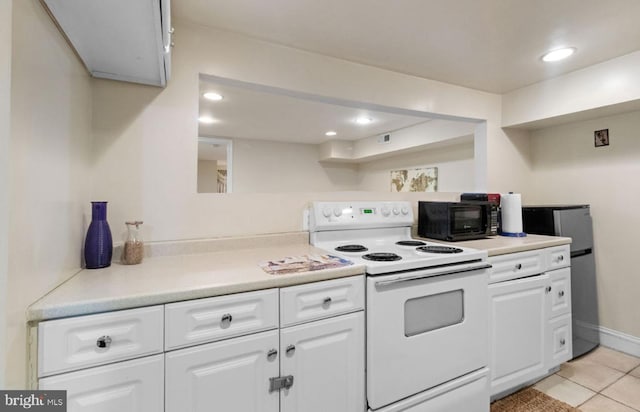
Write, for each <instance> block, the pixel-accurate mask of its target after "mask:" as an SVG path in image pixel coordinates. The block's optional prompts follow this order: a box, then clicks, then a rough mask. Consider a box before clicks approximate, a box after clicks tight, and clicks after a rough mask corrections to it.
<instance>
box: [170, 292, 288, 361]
mask: <svg viewBox="0 0 640 412" xmlns="http://www.w3.org/2000/svg"><path fill="white" fill-rule="evenodd" d="M165 316H166V323H165V326H166V327H165V345H166V349H167V350H170V349H176V348H180V347H184V346H190V345H195V344H198V343H204V342H213V341H217V340H221V339H227V338H230V337H233V336H240V335H246V334H248V333H253V332H259V331H263V330H268V329H276V328H277V327H278V290H277V289H268V290H260V291H257V292H247V293H238V294H235V295H225V296H217V297H214V298H207V299H198V300H191V301H187V302H179V303H172V304H169V305H166V308H165Z"/></svg>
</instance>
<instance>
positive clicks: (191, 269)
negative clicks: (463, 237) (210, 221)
mask: <svg viewBox="0 0 640 412" xmlns="http://www.w3.org/2000/svg"><path fill="white" fill-rule="evenodd" d="M246 239H251V238H242V239H240V238H230V239H224V240H220V241H218V240H216V241H213V242H209V244H207V243H190V242H186V243H182V244H181V245H179V246H178V249H179V248H182V249H180V250H182V251H184V250H192V251H193V250H197V248H198V247H209V248H211V249H210V250H214V251H213V252H210V253H201V254H186V255H179V256H157V257H147V258H145V260H144V261H143V262H142V264H140V265H133V266H126V265H121V264H119V263H115V262H114V263H113V264H112V265H111V266H110V267H108V268H105V269H93V270H89V269H85V270H82V271H80V272H78V273H77V274H76V275H75V276H73V277H72V278H71V279H69V280H67V281H66V282H65V283H63V284H62V285H60V286H58V287H57V288H56V289H54V290H53V291H51V292H50V293H48V294H47V295H46V296H44V297H43V298H41V299H40V300H38V301H37V302H35V303H34V304H33V305H31V307H29V310H28V312H27V320H28V321H41V320H46V319H54V318H62V317H68V316H77V315H86V314H90V313H98V312H106V311H113V310H119V309H129V308H135V307H141V306H149V305H157V304H164V303H170V302H177V301H181V300H189V299H199V298H205V297H211V296H218V295H226V294H230V293H239V292H248V291H252V290H259V289H268V288H278V287H285V286H292V285H298V284H303V283H310V282H317V281H321V280H327V279H335V278H341V277H346V276H354V275H360V274H363V273H364V265H352V266H345V267H342V268H336V269H325V270H319V271H313V272H304V273H296V274H286V275H270V274H268V273H266V272H264V271H263V270H262V268H260V266H259V264H260V263H261V262H264V261H267V260H278V259H282V258H284V257H287V256H300V255H310V254H311V255H318V254H320V255H321V254H325V253H326V252H325V251H323V250H322V249H318V248H315V247H313V246H310V245H308V244H306V243H303V242H302V241H306V239H307V237H306V235H304V234H302V233H299V234H294V235H286V236H267V237H257V238H255V239H253V240H252V241H250V242H249V243H250V244H249V245H248V246H246V247H245V248H240V247H239V246H238V244H241V243H242V244H244V243H245V242H246ZM261 239H263V240H264V239H268V244H270V245H272V246H271V247H264V246H256V245H259V244H263V243H264V242H263V241H262V242H261V241H260V240H261ZM240 240H242V242H240ZM438 242H440V243H447V242H442V241H438ZM569 243H571V238H566V237H555V236H541V235H528V236H526V237H523V238H511V237H502V236H494V237H490V238H487V239H479V240H469V241H464V242H450V244H453V245H459V246H464V247H470V248H475V249H484V250H487V251H488V253H489V256H495V255H502V254H506V253H515V252H522V251H526V250H532V249H541V248H545V247H552V246H560V245H566V244H569ZM203 245H204V246H203ZM155 247H156V248H160V247H167V246H166V245H156V246H155ZM225 247H229V248H230V250H224V249H225ZM174 250H176V249H175V248H174ZM114 260H115V259H114Z"/></svg>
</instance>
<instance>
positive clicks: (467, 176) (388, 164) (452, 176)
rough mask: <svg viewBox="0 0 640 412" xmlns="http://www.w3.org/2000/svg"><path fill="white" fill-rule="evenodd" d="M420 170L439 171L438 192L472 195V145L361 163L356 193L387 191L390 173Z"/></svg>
mask: <svg viewBox="0 0 640 412" xmlns="http://www.w3.org/2000/svg"><path fill="white" fill-rule="evenodd" d="M421 167H437V168H438V191H440V192H472V191H473V190H474V185H473V177H474V161H473V142H469V143H463V144H456V145H452V146H446V147H441V148H431V149H427V150H421V151H418V152H411V153H405V154H402V155H397V156H393V157H388V158H384V159H379V160H376V161H373V162H367V163H362V164H360V165H359V168H358V175H359V179H360V180H359V184H358V189H359V190H367V191H378V192H383V191H387V190H389V188H390V186H391V183H390V171H391V170H396V169H406V168H410V169H415V168H421Z"/></svg>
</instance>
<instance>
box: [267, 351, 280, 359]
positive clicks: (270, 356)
mask: <svg viewBox="0 0 640 412" xmlns="http://www.w3.org/2000/svg"><path fill="white" fill-rule="evenodd" d="M276 356H278V351H277V350H276V349H271V350H270V351H269V352H267V359H268V360H273V359H275V358H276Z"/></svg>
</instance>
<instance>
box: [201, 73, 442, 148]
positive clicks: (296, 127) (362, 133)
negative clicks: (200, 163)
mask: <svg viewBox="0 0 640 412" xmlns="http://www.w3.org/2000/svg"><path fill="white" fill-rule="evenodd" d="M206 92H216V93H219V94H221V95H222V96H224V99H223V100H221V101H217V102H212V101H209V100H206V99H205V98H204V97H202V96H203V94H204V93H206ZM199 112H200V116H210V117H212V118H214V119H215V120H216V122H215V123H213V124H203V123H200V124H199V130H198V132H199V136H209V137H223V138H245V139H260V140H272V141H284V142H297V143H307V144H318V143H322V142H325V141H327V140H330V139H340V140H358V139H362V138H365V137H370V136H375V135H379V134H383V133H388V132H391V131H395V130H399V129H404V128H407V127H410V126H413V125H416V124H419V123H424V122H426V121H429V120H430V119H429V118H426V117H416V116H407V115H402V114H394V113H387V112H382V111H373V110H367V109H362V108H356V107H347V106H341V105H336V104H328V103H323V102H318V101H313V100H307V99H302V98H296V97H291V96H286V95H279V94H275V93H267V92H264V91H260V90H253V89H251V88H248V86H247V87H236V86H231V85H228V84H221V83H220V82H216V81H209V80H206V79H201V80H200V110H199ZM358 116H367V117H370V118H371V119H373V122H372V123H370V124H368V125H359V124H357V123H356V122H355V119H356V118H357V117H358ZM329 130H333V131H335V132H337V135H336V136H335V137H327V136H325V132H327V131H329Z"/></svg>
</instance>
